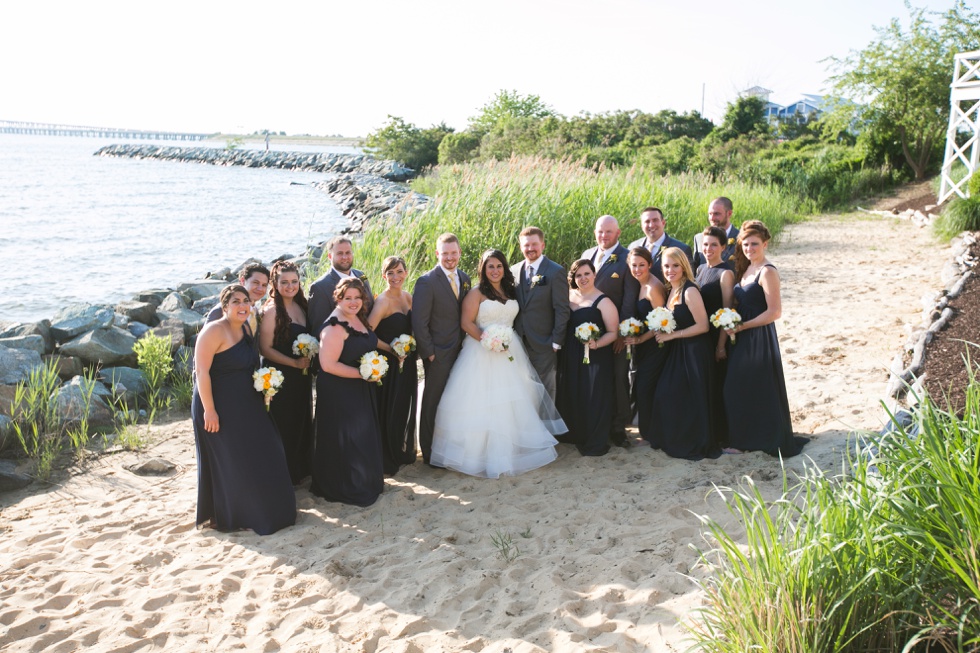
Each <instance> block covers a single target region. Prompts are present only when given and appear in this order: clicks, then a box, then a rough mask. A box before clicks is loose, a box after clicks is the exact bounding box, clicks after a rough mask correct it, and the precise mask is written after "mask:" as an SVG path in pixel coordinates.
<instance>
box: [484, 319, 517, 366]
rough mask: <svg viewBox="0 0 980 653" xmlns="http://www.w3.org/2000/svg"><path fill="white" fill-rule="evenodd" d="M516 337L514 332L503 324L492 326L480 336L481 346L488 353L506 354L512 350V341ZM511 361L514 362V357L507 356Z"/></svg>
mask: <svg viewBox="0 0 980 653" xmlns="http://www.w3.org/2000/svg"><path fill="white" fill-rule="evenodd" d="M513 337H514V330H513V329H511V328H510V327H506V326H504V325H502V324H491V325H490V326H488V327H487V328H486V329H484V330H483V335H482V336H480V344H481V345H483V348H484V349H486V350H487V351H492V352H496V353H498V354H506V353H507V351H508V350H509V349H510V342H511V339H512V338H513ZM507 358H508V359H509V360H514V357H513V356H511V355H509V354H508V355H507Z"/></svg>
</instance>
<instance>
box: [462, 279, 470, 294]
mask: <svg viewBox="0 0 980 653" xmlns="http://www.w3.org/2000/svg"><path fill="white" fill-rule="evenodd" d="M469 291H470V282H469V281H464V282H463V292H469Z"/></svg>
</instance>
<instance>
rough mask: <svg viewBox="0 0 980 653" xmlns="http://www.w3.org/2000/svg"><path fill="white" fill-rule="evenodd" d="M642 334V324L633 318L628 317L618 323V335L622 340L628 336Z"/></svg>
mask: <svg viewBox="0 0 980 653" xmlns="http://www.w3.org/2000/svg"><path fill="white" fill-rule="evenodd" d="M641 333H643V322H640V321H639V320H638V319H636V318H635V317H629V318H626V319H625V320H623V321H622V322H620V323H619V335H621V336H623V337H624V338H628V337H629V336H638V335H640V334H641Z"/></svg>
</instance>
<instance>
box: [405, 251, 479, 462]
mask: <svg viewBox="0 0 980 653" xmlns="http://www.w3.org/2000/svg"><path fill="white" fill-rule="evenodd" d="M460 254H461V250H460V247H459V239H458V238H456V236H454V235H453V234H449V233H446V234H442V235H441V236H439V238H438V240H437V241H436V256H437V257H438V259H439V263H438V265H436V266H435V267H434V268H432V270H430V271H429V272H427V273H425V274H423V275H422V276H421V277H419V278H418V280H417V281H416V282H415V289H414V291H413V297H412V331H413V332H414V335H415V343H416V351H417V352H418V356H419V358H421V359H422V367H423V368H424V369H425V387H424V390H423V393H422V406H421V410H420V411H419V447H420V448H421V449H422V459H423V460H424V461H425V462H426V464H428V463H429V458H430V457H431V456H432V432H433V430H434V429H435V425H436V410H437V409H438V408H439V400H440V399H441V398H442V393H443V391H444V390H445V389H446V381H448V380H449V372H450V371H452V369H453V363H455V362H456V356H458V355H459V350H460V348H461V347H462V346H463V330H462V329H461V328H460V325H459V318H460V311H461V307H462V303H463V296H464V295H465V294H466V293H467V292H469V290H470V278H469V277H468V276H466V275H465V274H463V272H462V271H461V270H459V269H458V268H457V266H458V265H459V257H460Z"/></svg>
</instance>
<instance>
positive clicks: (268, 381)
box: [252, 367, 283, 410]
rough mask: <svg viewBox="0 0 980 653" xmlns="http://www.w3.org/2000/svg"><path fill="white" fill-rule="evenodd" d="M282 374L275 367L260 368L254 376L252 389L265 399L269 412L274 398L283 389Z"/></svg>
mask: <svg viewBox="0 0 980 653" xmlns="http://www.w3.org/2000/svg"><path fill="white" fill-rule="evenodd" d="M282 381H283V377H282V372H280V371H279V370H277V369H276V368H274V367H260V368H259V369H257V370H255V372H254V373H253V374H252V387H253V388H255V389H256V390H257V391H258V392H261V393H262V395H263V397H265V409H266V410H269V404H270V403H271V402H272V398H273V397H274V396H275V395H276V393H277V392H279V388H280V387H282Z"/></svg>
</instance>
